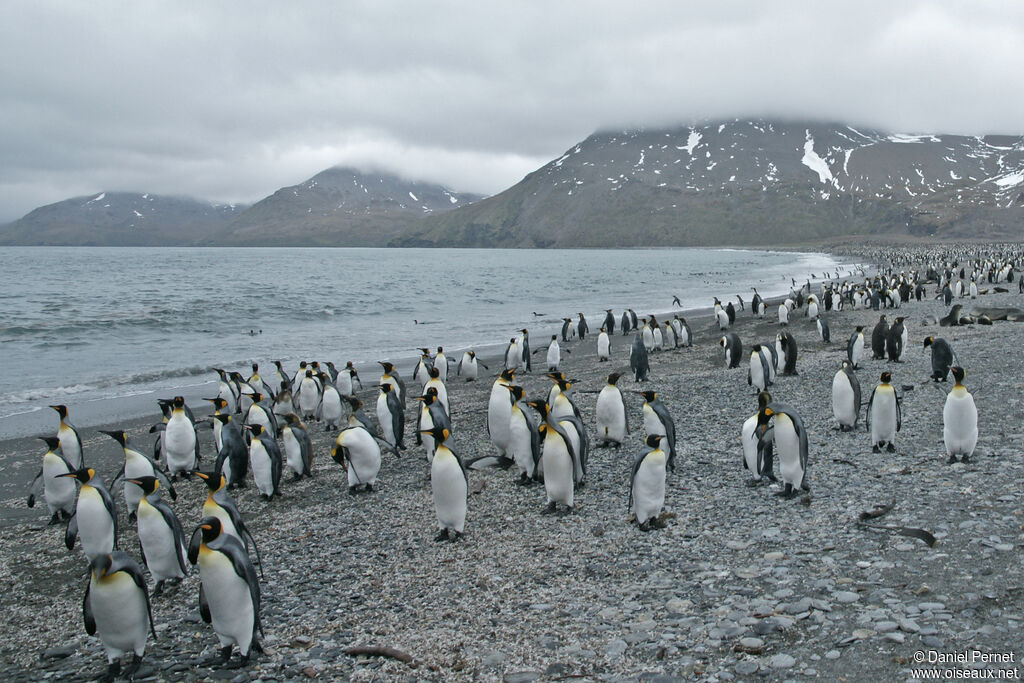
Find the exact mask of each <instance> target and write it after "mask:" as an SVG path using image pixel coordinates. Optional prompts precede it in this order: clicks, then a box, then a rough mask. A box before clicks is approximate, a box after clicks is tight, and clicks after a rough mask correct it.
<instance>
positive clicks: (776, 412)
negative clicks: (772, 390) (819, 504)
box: [758, 402, 811, 498]
mask: <svg viewBox="0 0 1024 683" xmlns="http://www.w3.org/2000/svg"><path fill="white" fill-rule="evenodd" d="M769 419H771V420H772V421H773V425H772V427H771V428H770V429H767V430H764V431H762V433H761V436H760V438H761V440H767V439H771V440H772V443H773V446H774V451H775V453H777V454H778V456H779V475H780V476H781V478H782V482H783V484H784V485H785V486H784V488H783V490H782V491H780V492H779V494H778V495H780V496H783V497H785V498H791V497H792V496H794V495H796V494H797V493H798V492H799V490H800V489H803V490H804V491H810V490H811V489H810V486H809V485H808V483H807V460H808V446H807V430H806V429H805V428H804V423H803V420H802V419H801V418H800V415H799V414H798V413H797V412H796V411H795V410H793V409H792V408H790V407H789V406H787V405H785V404H782V403H775V402H772V403H769V404H768V405H766V406H765V407H764V409H763V410H762V411H761V413H760V415H759V416H758V423H759V424H762V425H763V424H766V423H767V422H768V420H769Z"/></svg>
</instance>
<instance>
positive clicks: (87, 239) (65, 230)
mask: <svg viewBox="0 0 1024 683" xmlns="http://www.w3.org/2000/svg"><path fill="white" fill-rule="evenodd" d="M242 208H244V207H237V206H226V205H217V204H211V203H209V202H204V201H200V200H196V199H189V198H184V197H162V196H159V195H154V194H138V193H132V192H100V193H99V194H95V195H89V196H86V197H74V198H72V199H65V200H64V201H61V202H57V203H56V204H48V205H47V206H41V207H39V208H38V209H34V210H33V211H31V212H29V213H28V214H26V215H25V216H23V217H22V218H20V219H18V220H16V221H14V222H13V223H8V224H7V225H4V226H2V227H0V244H3V245H68V246H112V245H116V246H177V245H188V244H205V243H207V240H208V239H209V237H210V235H211V234H212V233H216V232H217V231H218V230H219V229H221V228H223V227H224V226H225V225H227V223H228V222H229V221H230V220H231V219H232V218H234V217H235V216H236V215H237V214H238V213H240V211H241V209H242Z"/></svg>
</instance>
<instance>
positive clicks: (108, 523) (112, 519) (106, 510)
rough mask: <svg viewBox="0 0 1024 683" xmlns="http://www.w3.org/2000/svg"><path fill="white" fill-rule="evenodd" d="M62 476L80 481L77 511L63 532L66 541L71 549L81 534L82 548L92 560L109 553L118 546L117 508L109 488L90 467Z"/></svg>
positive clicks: (65, 543)
mask: <svg viewBox="0 0 1024 683" xmlns="http://www.w3.org/2000/svg"><path fill="white" fill-rule="evenodd" d="M60 476H61V477H65V478H68V479H70V478H75V479H77V480H78V482H79V483H80V484H81V487H80V490H79V492H78V503H77V504H76V506H75V513H74V514H73V515H72V516H71V519H70V520H68V528H67V530H66V531H65V532H64V545H66V546H67V548H68V550H71V549H72V548H74V547H75V538H77V537H78V536H81V537H82V551H83V552H84V553H85V556H86V557H87V558H88V559H89V560H90V561H91V560H92V559H93V558H94V557H98V556H100V555H109V554H110V553H111V552H113V551H114V550H116V549H117V508H115V507H114V499H113V497H111V495H110V491H108V490H107V487H106V486H105V485H104V484H103V480H102V479H100V477H99V475H98V474H96V470H94V469H93V468H91V467H83V468H82V469H80V470H75V471H74V472H68V473H67V474H62V475H60Z"/></svg>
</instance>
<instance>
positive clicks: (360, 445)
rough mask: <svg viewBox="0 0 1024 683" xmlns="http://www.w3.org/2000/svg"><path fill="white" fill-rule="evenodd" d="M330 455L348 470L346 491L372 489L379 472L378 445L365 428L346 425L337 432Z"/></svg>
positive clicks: (352, 493)
mask: <svg viewBox="0 0 1024 683" xmlns="http://www.w3.org/2000/svg"><path fill="white" fill-rule="evenodd" d="M331 457H332V458H334V461H335V462H337V463H338V464H339V465H341V466H342V467H344V468H345V469H346V470H347V471H348V492H349V494H350V495H355V494H356V493H358V492H359V491H360V490H363V491H366V492H370V491H373V486H374V484H376V483H377V474H378V473H379V472H380V446H379V445H377V441H376V440H375V439H374V438H373V435H371V434H370V432H369V431H367V430H366V428H364V427H362V426H358V427H346V428H345V429H342V430H341V431H340V432H339V433H338V438H337V439H335V441H334V446H333V448H331Z"/></svg>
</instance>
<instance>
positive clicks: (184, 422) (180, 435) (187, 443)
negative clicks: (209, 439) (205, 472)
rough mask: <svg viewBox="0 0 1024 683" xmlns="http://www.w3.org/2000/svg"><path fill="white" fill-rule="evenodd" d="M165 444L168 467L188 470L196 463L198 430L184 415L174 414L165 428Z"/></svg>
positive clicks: (176, 470)
mask: <svg viewBox="0 0 1024 683" xmlns="http://www.w3.org/2000/svg"><path fill="white" fill-rule="evenodd" d="M163 444H164V448H165V449H166V456H167V469H168V470H170V472H171V473H172V474H174V473H175V472H188V471H189V470H191V469H193V467H194V465H195V456H196V430H195V428H194V427H193V426H192V423H191V422H189V421H188V418H187V417H185V416H184V415H181V416H180V417H179V416H172V417H171V419H170V420H168V421H167V428H166V429H165V430H164V436H163Z"/></svg>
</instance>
